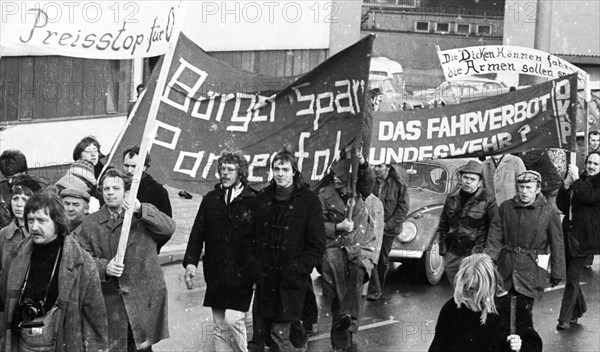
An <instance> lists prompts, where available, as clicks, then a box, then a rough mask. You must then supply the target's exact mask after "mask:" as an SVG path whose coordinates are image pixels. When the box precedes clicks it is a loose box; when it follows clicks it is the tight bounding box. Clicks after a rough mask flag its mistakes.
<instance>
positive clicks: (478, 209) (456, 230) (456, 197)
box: [437, 187, 498, 256]
mask: <svg viewBox="0 0 600 352" xmlns="http://www.w3.org/2000/svg"><path fill="white" fill-rule="evenodd" d="M460 202H461V199H460V188H458V189H456V190H455V191H454V192H453V193H451V194H449V195H448V197H447V198H446V202H445V203H444V209H443V210H442V214H441V215H440V222H439V226H438V230H437V234H438V236H439V241H440V253H441V254H442V255H443V254H445V252H446V250H445V249H447V250H448V251H450V252H452V253H454V254H456V255H458V256H467V255H469V254H472V252H477V251H483V249H484V248H485V243H486V240H487V238H488V230H489V228H490V224H491V223H492V222H493V221H494V220H495V219H496V218H497V217H498V205H497V204H496V198H494V196H492V195H491V194H490V193H489V192H488V191H487V190H486V189H485V188H484V187H479V189H477V191H475V194H474V195H473V196H472V197H471V198H470V199H469V200H468V201H467V202H466V203H465V204H464V205H463V206H462V207H461V204H460Z"/></svg>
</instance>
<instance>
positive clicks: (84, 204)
mask: <svg viewBox="0 0 600 352" xmlns="http://www.w3.org/2000/svg"><path fill="white" fill-rule="evenodd" d="M60 197H61V198H62V202H63V205H64V206H65V210H66V211H67V217H68V218H69V228H70V229H71V234H72V235H75V236H77V235H78V234H79V233H80V232H81V222H82V221H83V219H84V218H85V217H86V215H88V211H89V201H90V195H89V193H87V192H85V191H82V190H80V189H77V188H66V189H63V190H62V191H61V192H60Z"/></svg>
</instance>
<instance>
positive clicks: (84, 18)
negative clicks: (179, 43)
mask: <svg viewBox="0 0 600 352" xmlns="http://www.w3.org/2000/svg"><path fill="white" fill-rule="evenodd" d="M180 5H181V4H180V1H136V2H133V1H128V2H125V1H64V2H54V1H2V2H1V3H0V6H1V11H0V13H1V17H2V18H1V22H0V23H1V26H2V28H1V31H0V52H1V53H2V56H44V55H61V56H72V57H82V58H90V59H113V60H115V59H132V58H141V57H150V56H158V55H162V54H164V53H165V52H166V51H167V49H168V46H169V43H170V42H171V41H175V40H176V39H177V38H176V37H173V28H174V26H175V21H180V20H181V17H180V14H179V8H180Z"/></svg>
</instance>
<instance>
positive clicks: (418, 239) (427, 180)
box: [390, 159, 471, 285]
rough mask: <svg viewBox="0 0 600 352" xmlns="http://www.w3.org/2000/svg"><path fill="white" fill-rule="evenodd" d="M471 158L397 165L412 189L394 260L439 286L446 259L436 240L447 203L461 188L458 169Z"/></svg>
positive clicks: (396, 168)
mask: <svg viewBox="0 0 600 352" xmlns="http://www.w3.org/2000/svg"><path fill="white" fill-rule="evenodd" d="M469 160H471V159H435V160H427V161H419V162H411V163H402V164H395V165H393V166H394V169H395V170H396V174H397V175H399V176H400V177H401V178H402V179H403V181H404V182H405V183H406V184H407V186H408V195H409V199H410V208H409V210H408V214H407V216H406V220H404V222H403V224H402V232H401V233H400V234H399V235H398V236H397V237H396V238H395V240H394V243H393V245H392V250H391V252H390V261H393V262H402V265H406V266H408V267H410V268H411V269H413V270H416V272H417V275H418V276H419V278H420V279H422V280H423V281H425V282H428V283H430V284H432V285H436V284H437V283H438V282H439V281H440V280H441V278H442V275H443V274H444V260H443V257H442V256H440V254H439V245H438V239H437V237H436V232H437V227H438V222H439V219H440V215H441V213H442V209H443V207H444V202H445V201H446V197H447V196H448V194H449V193H451V192H452V191H454V190H456V189H457V187H459V185H458V180H459V177H458V170H459V169H460V168H461V167H462V166H464V165H466V164H467V162H468V161H469Z"/></svg>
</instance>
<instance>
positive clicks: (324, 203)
mask: <svg viewBox="0 0 600 352" xmlns="http://www.w3.org/2000/svg"><path fill="white" fill-rule="evenodd" d="M357 154H358V158H359V167H358V170H352V172H357V173H358V178H357V182H356V189H357V193H358V194H357V195H356V196H355V197H354V202H355V203H354V208H353V211H351V215H349V214H348V208H349V207H350V206H351V201H352V198H351V197H352V195H351V194H350V189H349V188H348V179H349V178H351V177H352V175H351V173H350V164H351V163H352V160H350V159H344V160H341V161H338V162H336V163H334V164H333V165H332V166H331V173H332V175H333V182H332V183H330V184H329V185H327V186H325V187H324V188H322V189H321V190H320V192H319V200H320V202H321V207H322V211H323V218H324V219H325V235H326V249H325V255H324V257H323V295H324V296H325V297H326V298H327V299H328V300H329V302H330V304H331V315H332V319H333V320H332V324H331V345H332V347H333V349H334V350H335V351H337V350H347V349H348V348H350V347H351V346H352V335H353V334H356V333H357V332H358V324H359V321H360V312H361V308H362V300H361V294H362V288H363V284H365V283H366V282H367V281H368V280H369V275H370V273H371V270H372V268H373V261H374V260H375V259H376V258H375V254H376V253H377V251H376V250H377V249H378V248H379V246H380V245H381V242H380V241H381V234H383V206H382V205H381V202H380V201H379V200H378V199H377V198H376V197H375V196H372V195H371V190H372V189H373V184H374V183H375V174H374V173H373V168H371V167H370V166H369V164H368V163H367V162H366V161H365V159H364V157H363V156H362V154H360V153H357ZM367 197H370V199H371V201H375V202H377V203H378V205H379V207H378V208H379V212H375V213H379V214H380V215H381V216H379V219H378V220H379V221H370V219H369V217H370V215H371V214H372V213H373V212H371V211H370V210H369V209H368V208H367V204H366V201H367V199H368V198H367ZM377 231H379V232H380V233H381V234H380V235H377ZM378 240H379V242H378Z"/></svg>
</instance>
